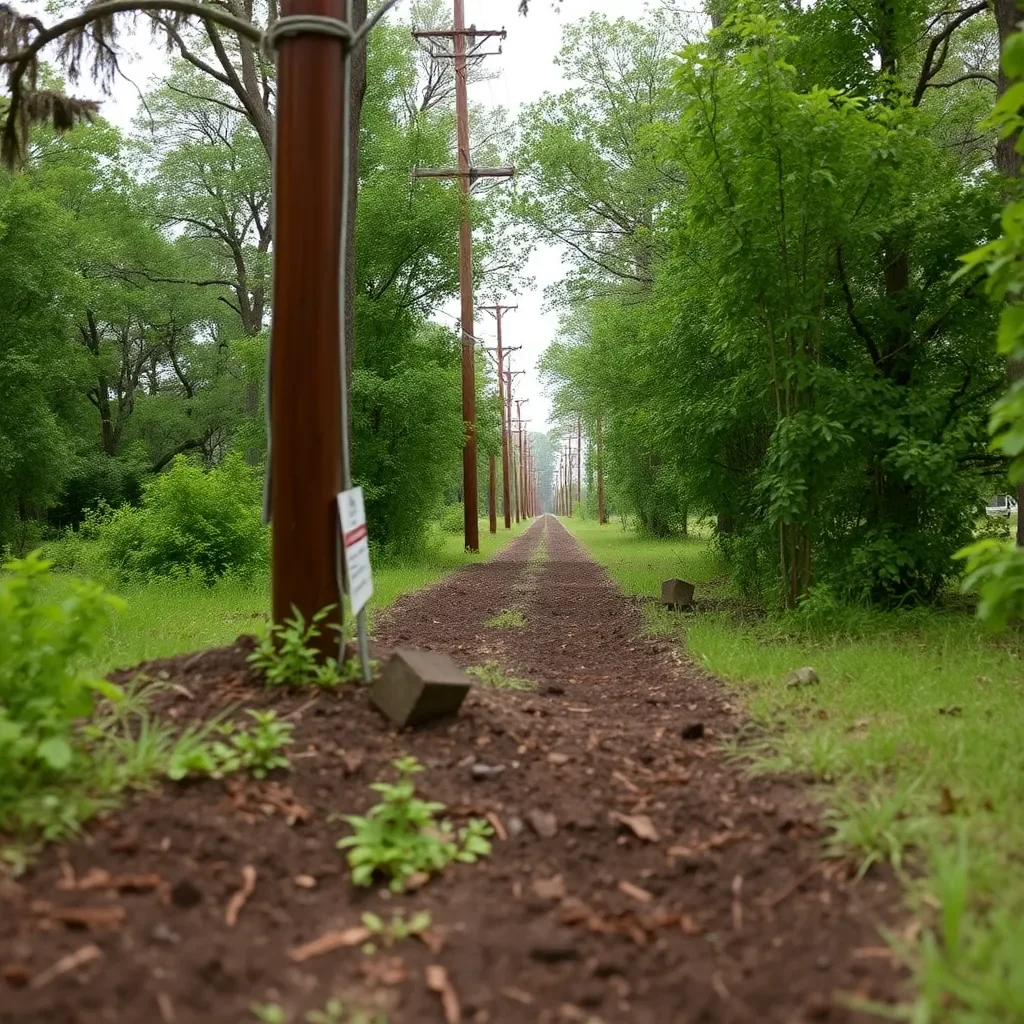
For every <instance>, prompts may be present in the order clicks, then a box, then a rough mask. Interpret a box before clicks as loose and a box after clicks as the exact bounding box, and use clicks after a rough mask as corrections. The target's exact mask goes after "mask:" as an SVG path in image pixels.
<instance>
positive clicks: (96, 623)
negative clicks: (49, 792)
mask: <svg viewBox="0 0 1024 1024" xmlns="http://www.w3.org/2000/svg"><path fill="white" fill-rule="evenodd" d="M4 570H5V574H4V575H3V576H0V830H7V829H9V828H12V827H13V826H15V825H24V824H25V820H24V819H25V817H26V815H25V813H24V808H26V806H28V805H29V804H30V802H31V797H32V795H33V794H36V793H39V792H40V791H41V790H42V791H45V789H46V788H47V787H49V786H52V784H54V783H57V782H61V781H64V780H76V779H77V778H78V777H79V776H80V775H81V774H82V770H83V766H84V764H85V763H86V755H85V750H84V747H83V745H82V739H81V737H80V736H79V735H77V734H76V732H75V726H76V722H77V720H78V719H81V718H84V717H86V716H88V715H89V714H91V712H92V709H93V699H94V697H95V695H96V694H97V693H99V694H102V695H104V696H107V697H109V698H111V699H116V698H117V697H119V696H120V691H119V690H118V689H117V688H116V687H114V686H113V685H111V684H110V683H107V682H104V681H103V680H101V679H94V678H92V677H90V676H88V675H85V674H84V673H81V672H80V671H79V670H78V664H79V661H80V659H81V658H82V657H83V656H85V655H87V654H88V653H89V652H90V650H91V649H92V647H93V645H94V644H95V643H96V641H97V640H99V639H100V637H101V636H102V635H103V632H104V629H105V627H106V625H107V623H108V620H109V617H110V613H111V611H113V610H114V609H117V608H119V607H120V601H119V600H118V599H117V598H116V597H113V596H112V595H110V594H107V593H106V592H105V591H104V590H103V588H102V587H100V586H98V585H97V584H94V583H86V582H84V581H81V580H75V581H72V585H71V590H70V595H69V596H65V597H64V598H63V599H62V600H60V601H50V600H48V599H47V586H48V583H49V580H50V563H49V562H46V561H45V560H43V559H42V558H41V557H40V555H39V553H38V552H34V553H32V554H30V555H29V556H28V557H26V558H24V559H21V560H19V561H14V562H8V563H7V564H6V565H5V566H4ZM58 810H59V808H58Z"/></svg>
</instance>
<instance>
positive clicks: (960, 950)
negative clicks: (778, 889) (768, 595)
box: [567, 522, 1024, 1024]
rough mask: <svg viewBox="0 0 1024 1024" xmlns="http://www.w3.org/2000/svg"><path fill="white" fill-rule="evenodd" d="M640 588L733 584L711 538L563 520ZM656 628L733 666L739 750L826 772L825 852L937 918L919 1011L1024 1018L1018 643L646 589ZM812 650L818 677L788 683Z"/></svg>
mask: <svg viewBox="0 0 1024 1024" xmlns="http://www.w3.org/2000/svg"><path fill="white" fill-rule="evenodd" d="M567 525H569V527H570V528H571V529H572V530H573V531H574V532H575V533H576V535H577V536H578V537H579V538H580V539H581V540H582V541H583V542H584V543H585V544H586V545H587V546H588V547H589V548H590V550H591V552H592V553H593V555H594V557H595V558H597V560H598V561H600V562H602V563H603V564H604V565H606V566H607V567H608V569H609V572H610V573H611V575H612V577H613V578H614V579H615V580H616V581H617V582H618V583H619V584H620V586H622V587H623V589H624V590H625V591H626V592H627V593H630V594H637V595H647V596H651V597H655V598H656V597H657V596H658V593H659V585H660V583H661V581H662V580H663V579H666V578H668V577H670V576H676V575H678V576H682V577H684V578H686V579H689V580H690V581H691V582H694V583H696V584H698V588H697V596H698V598H700V597H702V596H704V597H708V596H712V597H714V596H727V595H728V579H727V576H726V574H725V572H724V567H723V566H722V564H721V561H720V559H718V558H717V557H716V556H715V553H714V552H713V551H712V550H711V549H710V546H709V545H708V543H707V542H706V541H703V540H682V541H678V540H677V541H647V540H641V539H639V538H637V537H636V536H635V535H633V534H630V533H626V532H624V531H623V530H622V529H621V528H620V527H619V526H618V525H616V524H610V525H608V526H604V527H599V526H597V525H596V524H595V523H587V522H572V523H569V524H567ZM648 623H649V627H650V628H651V630H652V631H654V632H657V633H660V634H663V635H674V636H676V637H678V638H680V639H685V642H686V644H687V645H688V647H689V650H690V653H691V656H692V657H693V658H695V659H696V660H698V661H700V662H701V663H703V664H704V665H705V666H706V667H707V668H708V669H709V670H711V671H712V672H714V673H715V674H717V675H718V676H720V677H721V678H723V679H725V680H727V681H729V682H730V683H732V684H734V685H735V687H736V689H737V692H738V693H739V694H740V695H741V696H742V697H743V699H744V701H745V703H746V706H747V708H748V710H749V712H750V715H751V717H752V718H753V719H754V721H755V722H756V723H757V724H758V725H759V726H760V727H761V729H760V730H759V733H758V735H759V737H760V738H759V739H753V740H751V741H748V742H745V743H741V744H736V745H734V746H733V749H732V752H733V753H734V754H735V755H736V756H739V757H742V758H744V759H745V760H746V761H747V762H748V763H749V764H750V765H751V768H752V770H754V771H796V772H800V773H803V774H806V775H808V776H812V777H813V778H814V779H815V780H817V781H818V783H819V784H820V786H821V791H822V793H823V795H824V797H825V800H826V803H827V806H828V810H827V818H828V821H829V823H830V824H831V827H832V834H831V838H830V841H829V850H828V852H832V853H844V854H845V853H852V854H853V855H854V856H856V857H857V858H858V859H859V860H860V864H861V867H862V869H863V870H867V869H868V868H870V866H871V865H872V864H873V863H875V862H876V861H882V860H884V861H888V862H889V863H891V864H893V865H894V867H896V869H897V870H898V871H900V872H901V875H902V877H903V878H904V881H905V884H906V887H907V893H908V899H909V901H910V905H911V906H912V907H913V908H915V909H916V910H917V911H918V913H919V914H920V915H921V917H922V919H923V920H924V923H925V925H926V928H925V932H924V937H923V938H922V939H921V940H920V941H919V942H918V943H916V944H915V945H914V946H913V948H911V949H909V950H906V951H905V952H906V955H907V957H908V959H909V960H910V961H911V963H912V964H913V965H914V966H915V967H916V971H917V1002H916V1004H915V1006H914V1007H913V1010H912V1011H911V1010H908V1013H911V1012H913V1013H914V1014H915V1016H913V1017H912V1018H908V1019H913V1020H914V1021H915V1022H916V1024H927V1022H940V1021H949V1022H955V1024H983V1022H985V1024H987V1022H990V1021H991V1022H1003V1021H1006V1022H1010V1021H1021V1020H1024V859H1022V855H1021V851H1022V850H1024V800H1022V799H1021V797H1022V795H1024V666H1022V662H1021V657H1022V654H1024V644H1022V642H1021V635H1020V634H1019V633H1015V634H1011V635H1003V636H998V637H995V636H991V635H989V634H987V633H986V632H985V631H984V630H983V629H982V628H981V627H980V626H979V625H978V623H977V622H975V621H974V619H973V618H971V617H970V616H969V615H967V614H965V613H956V612H948V611H938V610H930V609H916V610H912V611H903V612H879V611H874V610H871V609H838V608H824V609H818V610H817V611H815V612H810V611H809V612H807V613H804V614H796V615H789V616H774V617H773V616H769V617H766V618H763V619H750V618H748V619H746V620H742V621H741V620H739V619H737V618H736V617H735V616H732V615H729V614H727V613H723V612H717V613H714V614H699V615H693V616H676V615H672V614H670V613H666V612H663V611H661V610H660V609H659V608H658V607H657V605H656V604H654V603H652V604H651V606H650V607H649V609H648ZM803 665H811V666H813V667H814V668H815V669H816V670H817V671H818V673H819V674H820V677H821V683H820V685H818V686H813V687H803V688H799V689H793V688H789V687H787V686H786V685H785V677H786V675H787V674H788V673H789V672H790V671H791V670H793V669H795V668H798V667H800V666H803Z"/></svg>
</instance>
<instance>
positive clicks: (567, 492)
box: [555, 416, 608, 524]
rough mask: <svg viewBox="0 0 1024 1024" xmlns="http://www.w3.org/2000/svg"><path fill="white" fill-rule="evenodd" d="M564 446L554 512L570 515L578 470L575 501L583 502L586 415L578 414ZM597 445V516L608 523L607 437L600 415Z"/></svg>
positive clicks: (601, 521) (596, 437)
mask: <svg viewBox="0 0 1024 1024" xmlns="http://www.w3.org/2000/svg"><path fill="white" fill-rule="evenodd" d="M573 441H575V442H576V450H575V451H573V447H572V446H573ZM563 442H564V444H563V447H562V449H561V451H560V452H559V458H558V466H557V469H556V480H555V514H556V515H559V516H571V515H572V510H573V489H574V487H573V471H574V470H575V475H576V481H575V491H576V495H575V500H576V503H577V504H580V503H582V501H583V417H582V416H577V417H576V431H575V434H574V433H573V432H572V431H570V433H569V434H568V435H566V437H565V438H563ZM594 446H595V448H596V460H595V461H596V463H597V465H596V470H597V518H598V522H599V523H602V524H604V523H607V522H608V511H607V508H606V506H605V493H604V437H603V432H602V429H601V417H600V416H599V417H598V418H597V421H596V423H595V426H594Z"/></svg>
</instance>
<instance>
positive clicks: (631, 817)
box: [609, 811, 661, 843]
mask: <svg viewBox="0 0 1024 1024" xmlns="http://www.w3.org/2000/svg"><path fill="white" fill-rule="evenodd" d="M609 817H610V818H611V819H612V820H613V821H617V822H618V823H619V824H620V825H625V826H626V828H628V829H629V830H630V832H632V833H633V835H635V836H636V837H637V839H643V840H644V842H647V843H656V842H658V841H659V840H660V839H661V836H659V835H658V830H657V829H656V828H655V827H654V822H652V821H651V819H650V818H648V817H647V815H646V814H620V813H619V812H618V811H612V813H611V814H610V815H609Z"/></svg>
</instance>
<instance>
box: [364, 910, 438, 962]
mask: <svg viewBox="0 0 1024 1024" xmlns="http://www.w3.org/2000/svg"><path fill="white" fill-rule="evenodd" d="M432 923H433V919H432V918H431V916H430V914H429V913H428V912H427V911H426V910H421V911H419V912H417V913H415V914H413V915H412V917H410V918H408V919H406V916H405V914H403V913H402V911H400V910H397V911H395V912H394V913H393V914H392V915H391V920H390V921H385V920H384V919H383V918H382V917H380V916H378V915H377V914H369V913H367V914H363V925H364V926H365V927H366V929H367V930H368V931H369V932H370V934H372V935H374V936H375V937H376V939H377V942H379V943H380V944H381V945H383V946H384V948H385V949H390V948H391V947H392V946H394V945H396V944H397V943H399V942H402V941H403V940H404V939H408V938H411V937H412V936H414V935H422V934H423V933H424V932H425V931H426V930H427V929H428V928H429V927H430V925H431V924H432ZM363 952H364V953H366V954H371V953H376V952H377V944H376V943H374V942H368V943H366V945H364V946H363Z"/></svg>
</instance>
